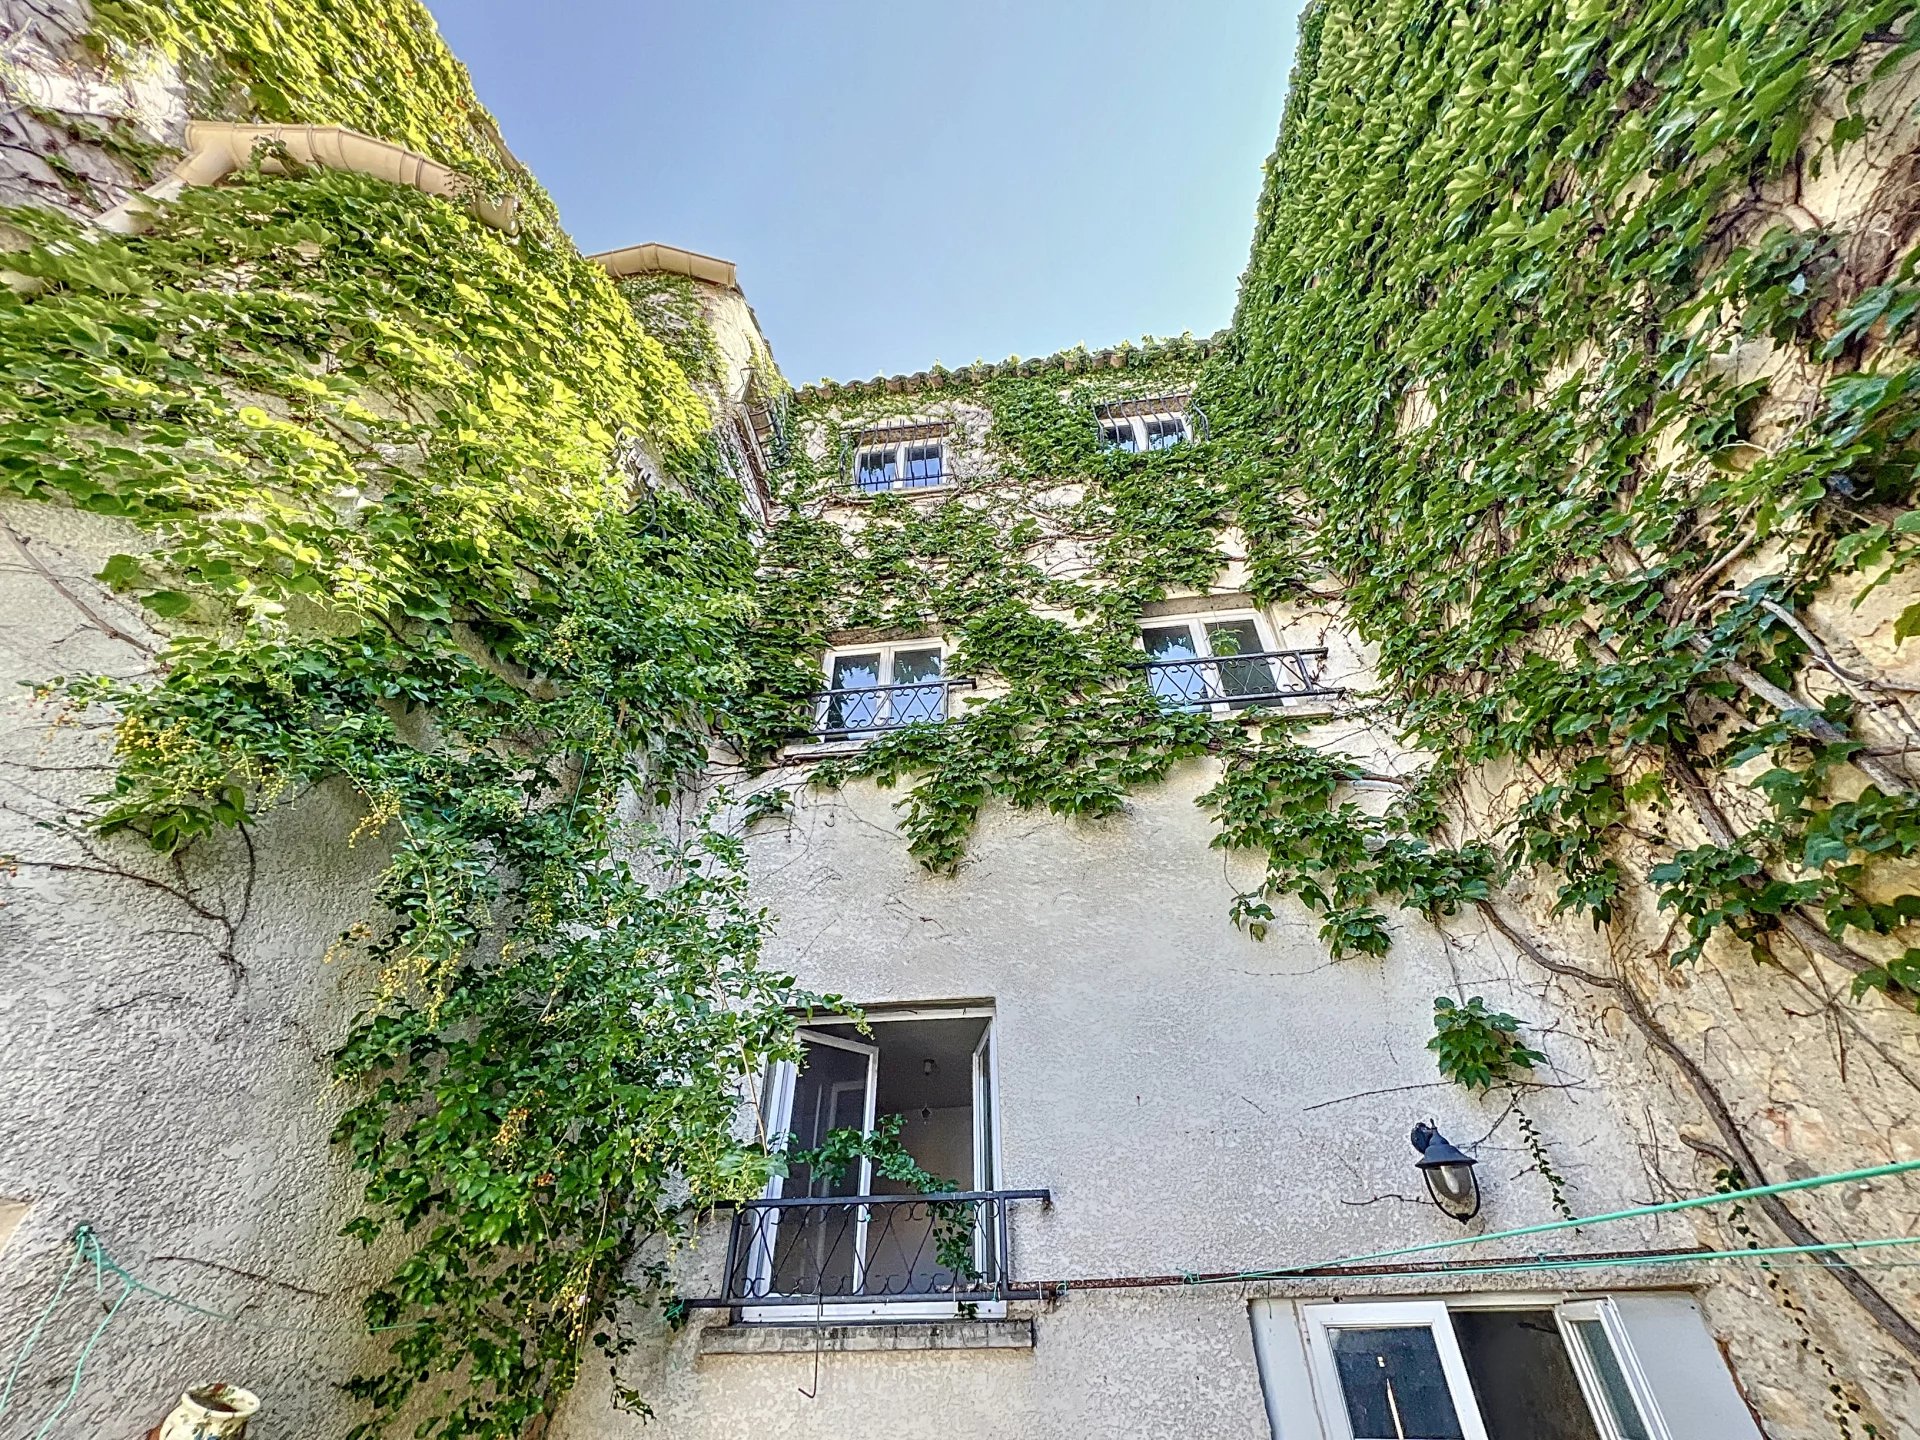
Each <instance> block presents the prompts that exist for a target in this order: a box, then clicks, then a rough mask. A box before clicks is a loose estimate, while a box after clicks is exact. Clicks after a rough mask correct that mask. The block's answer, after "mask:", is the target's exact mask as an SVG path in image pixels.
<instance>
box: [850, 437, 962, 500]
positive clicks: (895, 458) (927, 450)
mask: <svg viewBox="0 0 1920 1440" xmlns="http://www.w3.org/2000/svg"><path fill="white" fill-rule="evenodd" d="M946 433H947V427H946V426H945V425H944V424H931V425H894V426H889V427H886V428H883V429H878V430H863V431H861V432H860V435H859V437H858V438H857V439H856V440H855V442H854V452H853V487H854V489H856V490H858V491H859V492H860V493H861V494H863V495H878V494H880V493H882V492H883V491H890V490H933V489H938V488H940V487H942V486H944V485H946V484H948V483H949V481H950V479H951V477H950V476H949V474H948V472H947V445H946V439H945V436H946Z"/></svg>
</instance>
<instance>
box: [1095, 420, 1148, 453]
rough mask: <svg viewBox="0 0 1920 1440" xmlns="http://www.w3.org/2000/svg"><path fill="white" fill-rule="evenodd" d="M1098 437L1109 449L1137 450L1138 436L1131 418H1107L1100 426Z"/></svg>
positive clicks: (1138, 445)
mask: <svg viewBox="0 0 1920 1440" xmlns="http://www.w3.org/2000/svg"><path fill="white" fill-rule="evenodd" d="M1100 438H1101V439H1102V440H1103V441H1105V443H1106V447H1107V448H1108V449H1109V450H1138V449H1139V448H1140V438H1139V436H1137V435H1136V434H1135V433H1134V429H1133V422H1132V421H1131V420H1109V421H1108V422H1107V423H1106V424H1104V425H1102V426H1101V427H1100Z"/></svg>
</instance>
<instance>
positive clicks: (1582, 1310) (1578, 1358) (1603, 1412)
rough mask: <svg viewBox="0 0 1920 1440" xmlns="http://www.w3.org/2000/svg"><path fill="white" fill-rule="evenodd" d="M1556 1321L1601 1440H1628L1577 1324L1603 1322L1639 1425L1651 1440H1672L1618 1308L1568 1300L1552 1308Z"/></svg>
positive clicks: (1600, 1301) (1602, 1301)
mask: <svg viewBox="0 0 1920 1440" xmlns="http://www.w3.org/2000/svg"><path fill="white" fill-rule="evenodd" d="M1553 1318H1554V1323H1555V1324H1557V1325H1558V1326H1559V1327H1560V1338H1561V1339H1562V1340H1563V1341H1564V1342H1565V1343H1566V1347H1567V1358H1568V1359H1570V1360H1572V1361H1573V1373H1574V1374H1575V1375H1577V1376H1579V1377H1580V1388H1581V1390H1583V1391H1584V1392H1586V1397H1587V1408H1588V1409H1589V1410H1591V1411H1592V1412H1593V1423H1594V1425H1595V1427H1596V1428H1597V1429H1598V1430H1599V1431H1600V1440H1626V1436H1625V1435H1624V1434H1623V1433H1622V1432H1621V1430H1620V1425H1619V1421H1618V1419H1617V1418H1616V1417H1615V1415H1614V1413H1613V1405H1612V1403H1611V1402H1610V1401H1609V1400H1608V1399H1607V1395H1606V1390H1605V1387H1604V1386H1602V1385H1601V1383H1600V1377H1599V1376H1598V1375H1596V1374H1595V1373H1594V1369H1593V1360H1592V1358H1591V1357H1590V1356H1589V1355H1588V1354H1587V1347H1586V1345H1585V1343H1584V1342H1583V1341H1582V1340H1581V1339H1580V1338H1579V1336H1577V1335H1576V1334H1574V1331H1573V1326H1572V1324H1571V1323H1570V1322H1572V1321H1575V1320H1597V1321H1599V1322H1600V1330H1601V1333H1602V1334H1603V1335H1605V1336H1606V1337H1607V1344H1608V1345H1609V1346H1610V1347H1612V1350H1613V1358H1614V1362H1615V1363H1616V1364H1617V1365H1619V1367H1620V1373H1621V1374H1622V1375H1623V1376H1624V1377H1625V1378H1626V1382H1627V1389H1628V1390H1629V1391H1630V1392H1631V1394H1632V1396H1633V1402H1634V1404H1635V1405H1636V1406H1638V1407H1639V1410H1640V1423H1641V1424H1642V1425H1644V1426H1646V1429H1647V1435H1648V1436H1649V1437H1650V1440H1672V1436H1671V1434H1670V1432H1669V1431H1668V1430H1667V1425H1666V1421H1665V1420H1663V1419H1662V1418H1661V1415H1660V1407H1659V1405H1658V1404H1657V1403H1656V1402H1655V1401H1654V1398H1653V1387H1652V1386H1650V1385H1648V1384H1647V1377H1646V1375H1645V1373H1644V1372H1642V1370H1641V1369H1640V1362H1639V1361H1638V1360H1637V1359H1635V1358H1634V1353H1633V1342H1632V1341H1631V1340H1629V1339H1628V1338H1627V1327H1626V1323H1625V1322H1624V1321H1623V1320H1622V1319H1621V1317H1620V1310H1619V1307H1618V1306H1616V1305H1615V1304H1614V1303H1613V1301H1612V1300H1610V1299H1607V1298H1605V1297H1601V1298H1599V1299H1596V1300H1568V1301H1564V1302H1563V1303H1561V1304H1559V1305H1556V1306H1554V1307H1553Z"/></svg>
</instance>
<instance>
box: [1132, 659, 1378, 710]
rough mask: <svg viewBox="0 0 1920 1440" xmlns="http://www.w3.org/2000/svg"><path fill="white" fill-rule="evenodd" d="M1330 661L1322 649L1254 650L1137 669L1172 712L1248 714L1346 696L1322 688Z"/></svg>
mask: <svg viewBox="0 0 1920 1440" xmlns="http://www.w3.org/2000/svg"><path fill="white" fill-rule="evenodd" d="M1326 659H1327V652H1326V648H1325V647H1324V646H1322V647H1319V648H1317V649H1310V650H1250V651H1248V652H1247V653H1246V654H1244V655H1210V656H1195V657H1192V658H1183V659H1178V660H1143V661H1140V662H1139V663H1138V664H1137V665H1136V666H1135V668H1136V669H1138V670H1141V671H1143V672H1144V673H1145V676H1146V681H1147V687H1148V688H1149V689H1150V690H1152V691H1153V693H1154V694H1156V695H1158V696H1160V698H1161V700H1162V701H1163V702H1164V703H1165V704H1167V705H1169V706H1171V707H1173V708H1176V709H1181V710H1187V709H1200V708H1215V707H1220V708H1225V709H1229V710H1244V709H1246V708H1247V707H1248V706H1251V705H1265V704H1270V703H1274V702H1279V703H1282V704H1284V703H1285V702H1287V701H1289V700H1307V699H1315V698H1327V697H1331V696H1336V695H1343V694H1345V693H1346V692H1345V691H1343V690H1341V689H1339V688H1338V687H1336V686H1330V685H1322V684H1321V683H1320V672H1321V669H1322V668H1323V667H1324V665H1325V664H1326Z"/></svg>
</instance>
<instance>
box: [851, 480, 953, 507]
mask: <svg viewBox="0 0 1920 1440" xmlns="http://www.w3.org/2000/svg"><path fill="white" fill-rule="evenodd" d="M958 488H959V487H958V486H957V485H955V484H954V483H953V481H951V480H949V481H947V482H946V483H945V484H944V485H904V486H902V487H901V488H900V489H898V490H837V491H835V492H834V493H833V494H832V495H830V496H828V497H827V498H828V499H829V500H835V501H839V502H841V503H843V504H847V505H864V504H866V503H867V502H868V501H869V500H878V499H879V498H880V497H881V496H882V495H892V496H897V497H899V498H901V499H908V500H910V499H912V498H914V497H915V496H917V495H951V494H952V493H953V492H954V491H955V490H957V489H958Z"/></svg>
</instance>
